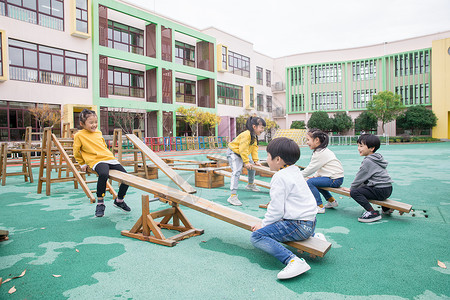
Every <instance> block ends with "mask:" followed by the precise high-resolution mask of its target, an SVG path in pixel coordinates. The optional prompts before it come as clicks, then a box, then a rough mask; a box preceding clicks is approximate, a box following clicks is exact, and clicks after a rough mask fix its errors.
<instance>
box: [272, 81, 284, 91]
mask: <svg viewBox="0 0 450 300" xmlns="http://www.w3.org/2000/svg"><path fill="white" fill-rule="evenodd" d="M272 91H273V92H281V91H284V84H283V82H281V81H279V82H275V84H274V85H272Z"/></svg>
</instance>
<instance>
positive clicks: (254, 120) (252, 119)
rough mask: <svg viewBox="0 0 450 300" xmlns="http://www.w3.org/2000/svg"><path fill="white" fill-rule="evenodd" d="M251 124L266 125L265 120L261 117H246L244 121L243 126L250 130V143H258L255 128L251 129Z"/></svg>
mask: <svg viewBox="0 0 450 300" xmlns="http://www.w3.org/2000/svg"><path fill="white" fill-rule="evenodd" d="M253 125H255V126H258V125H262V126H264V127H266V121H264V119H263V118H260V117H250V118H248V119H247V123H245V128H247V129H248V130H249V131H250V136H251V140H250V145H252V144H253V143H254V142H255V141H256V144H258V137H257V136H256V133H255V130H253Z"/></svg>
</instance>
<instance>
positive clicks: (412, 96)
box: [395, 83, 430, 105]
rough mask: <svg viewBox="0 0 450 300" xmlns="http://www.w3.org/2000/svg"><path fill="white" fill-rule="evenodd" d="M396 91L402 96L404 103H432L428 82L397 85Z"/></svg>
mask: <svg viewBox="0 0 450 300" xmlns="http://www.w3.org/2000/svg"><path fill="white" fill-rule="evenodd" d="M395 93H396V94H398V95H400V96H401V97H402V101H403V104H404V105H425V104H430V89H429V85H428V83H426V84H416V85H407V86H397V87H395Z"/></svg>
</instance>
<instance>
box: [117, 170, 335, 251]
mask: <svg viewBox="0 0 450 300" xmlns="http://www.w3.org/2000/svg"><path fill="white" fill-rule="evenodd" d="M109 178H110V179H112V180H114V181H117V182H119V183H125V184H127V185H129V186H132V187H134V188H137V189H139V190H142V191H145V192H147V193H150V194H153V195H154V196H155V197H157V198H159V200H160V201H162V202H166V203H168V204H170V205H171V206H172V207H171V208H168V209H164V210H161V211H157V212H153V213H150V212H149V211H148V199H146V198H144V199H143V203H142V204H143V208H142V215H141V217H140V218H139V219H138V221H137V222H136V224H135V225H134V226H133V227H132V228H131V229H130V230H124V231H122V232H121V234H122V235H125V236H129V237H133V238H136V239H140V240H144V241H149V242H154V243H158V244H161V245H165V246H174V245H175V244H176V242H177V241H179V240H181V239H185V238H188V237H191V236H195V235H199V234H202V233H203V230H200V229H195V228H194V227H193V226H192V225H191V224H190V223H189V221H188V219H187V218H186V216H185V215H184V213H183V212H182V211H181V209H180V207H179V205H183V206H186V207H189V208H192V209H194V210H197V211H199V212H201V213H205V214H207V215H209V216H212V217H214V218H217V219H220V220H222V221H225V222H228V223H230V224H233V225H236V226H239V227H241V228H244V229H247V230H251V228H252V226H253V225H256V224H259V223H260V222H261V219H259V218H257V217H254V216H251V215H248V214H245V213H243V212H240V211H237V210H234V209H232V208H229V207H226V206H222V205H220V204H217V203H214V202H211V201H208V200H206V199H203V198H200V197H197V196H195V195H193V194H189V193H186V192H183V191H180V190H176V189H174V188H171V187H168V186H165V185H162V184H159V183H156V182H153V181H150V180H147V179H144V178H140V177H136V176H133V175H130V174H127V173H123V172H120V171H116V170H111V171H110V172H109ZM161 217H163V220H162V221H161V222H159V223H158V222H156V221H155V219H157V218H161ZM170 219H173V223H172V224H169V223H168V222H169V221H170ZM180 221H181V223H183V225H184V226H180V223H179V222H180ZM157 227H160V228H168V229H174V230H178V231H181V232H182V234H180V235H177V236H175V237H172V238H165V237H164V236H163V235H162V233H161V231H160V230H159V228H157ZM152 232H153V234H154V235H153V236H152V235H151V233H152ZM286 244H287V245H289V246H291V247H294V248H297V249H298V250H300V251H301V252H307V253H310V255H311V256H320V257H323V256H324V255H325V254H326V253H327V252H328V250H329V249H330V248H331V244H330V243H329V242H327V241H323V240H321V239H318V238H315V237H310V238H308V239H307V240H304V241H295V242H287V243H286Z"/></svg>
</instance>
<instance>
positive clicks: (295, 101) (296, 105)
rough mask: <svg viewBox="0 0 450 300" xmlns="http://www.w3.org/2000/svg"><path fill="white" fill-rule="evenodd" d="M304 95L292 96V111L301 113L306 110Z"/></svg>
mask: <svg viewBox="0 0 450 300" xmlns="http://www.w3.org/2000/svg"><path fill="white" fill-rule="evenodd" d="M303 99H304V95H303V94H301V95H299V94H295V95H292V96H291V111H292V112H299V111H304V110H305V102H304V100H303Z"/></svg>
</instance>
